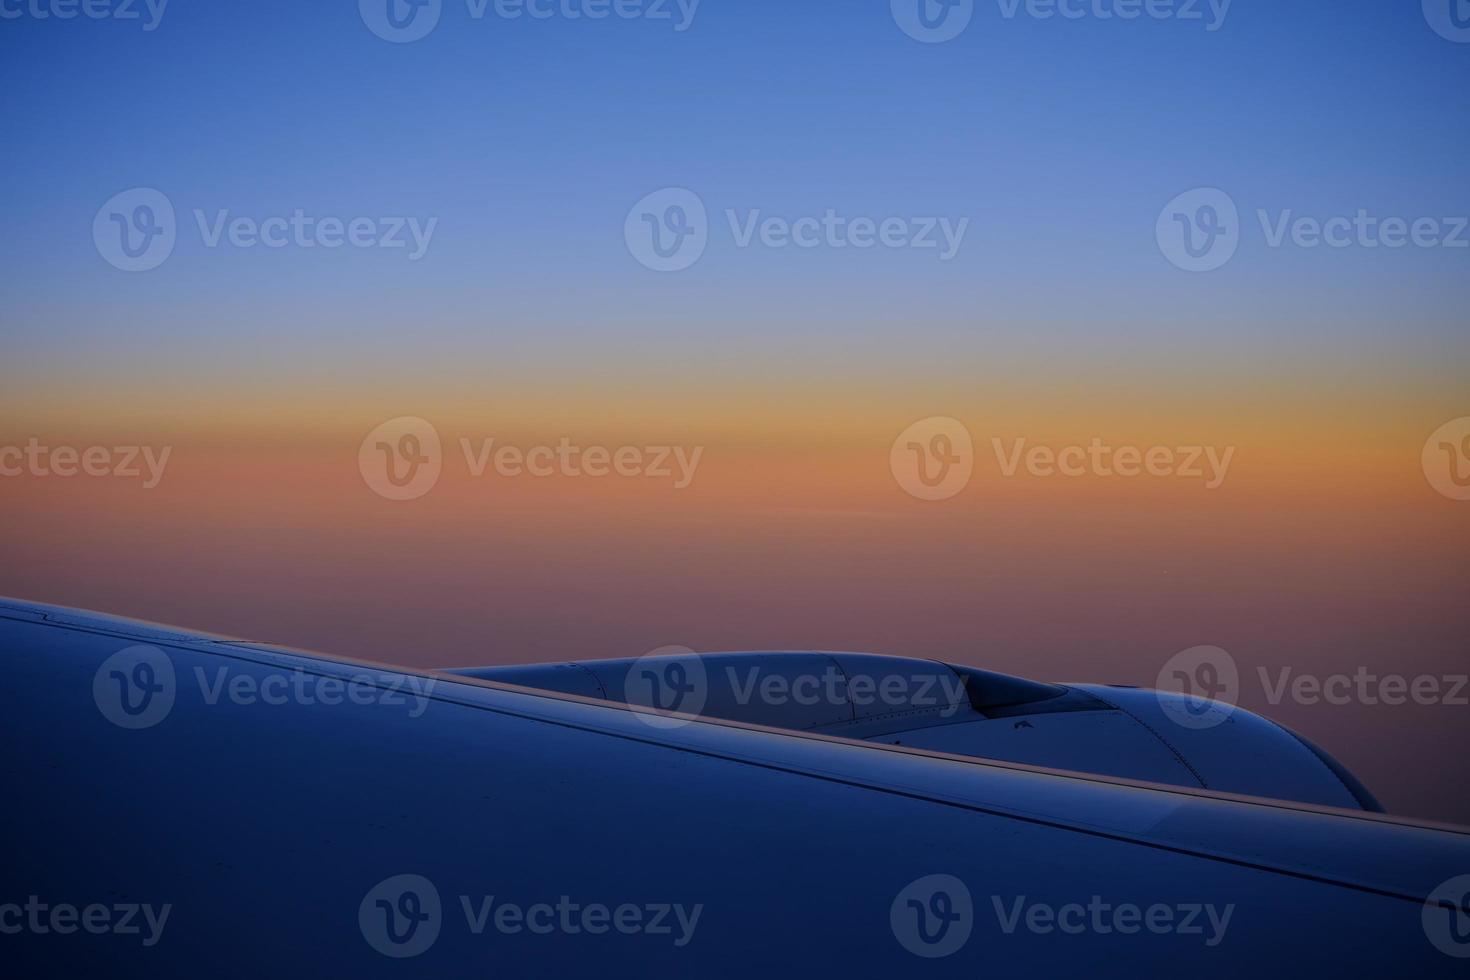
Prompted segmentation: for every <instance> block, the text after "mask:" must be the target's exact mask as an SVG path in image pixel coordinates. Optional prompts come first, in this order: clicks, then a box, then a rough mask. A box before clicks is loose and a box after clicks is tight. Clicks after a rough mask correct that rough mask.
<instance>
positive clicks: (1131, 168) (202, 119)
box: [0, 0, 1470, 369]
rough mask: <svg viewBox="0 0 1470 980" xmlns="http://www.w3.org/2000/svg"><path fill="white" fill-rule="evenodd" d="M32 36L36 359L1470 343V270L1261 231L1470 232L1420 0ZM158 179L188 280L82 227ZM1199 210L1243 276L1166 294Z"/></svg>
mask: <svg viewBox="0 0 1470 980" xmlns="http://www.w3.org/2000/svg"><path fill="white" fill-rule="evenodd" d="M27 2H32V0H27ZM1089 2H1090V0H1089ZM1106 2H1107V3H1111V2H1112V0H1106ZM1201 7H1202V10H1203V11H1204V13H1205V17H1206V18H1207V19H1208V18H1209V17H1211V16H1213V15H1211V14H1210V13H1209V12H1208V6H1207V5H1204V4H1202V5H1201ZM8 9H16V8H15V7H14V0H11V6H10V8H8ZM492 9H493V8H492ZM1023 9H1024V8H1023ZM0 45H3V47H4V51H5V57H4V58H3V61H0V83H3V85H4V88H5V91H6V92H7V93H8V98H7V102H8V107H7V110H6V120H7V124H6V130H7V139H6V140H5V145H4V148H3V149H0V153H3V154H4V161H5V164H6V172H7V174H8V178H9V179H8V180H7V181H6V183H5V186H4V188H3V189H0V195H3V198H4V213H5V214H6V215H7V224H8V225H9V227H10V229H11V232H12V233H11V234H9V235H6V236H5V237H4V239H3V244H0V259H3V261H4V262H5V265H6V267H7V269H8V270H9V271H10V275H9V276H7V277H6V280H7V281H6V282H5V284H4V285H3V286H0V299H3V303H4V309H5V310H6V311H7V312H6V314H5V319H6V320H7V321H9V327H10V329H11V330H13V331H14V334H12V337H13V339H15V340H16V341H18V346H17V348H16V350H15V351H14V353H15V354H16V355H17V356H18V357H19V358H20V360H21V361H22V362H25V361H26V359H27V358H33V359H35V360H32V361H31V362H30V364H31V365H32V366H39V365H42V364H45V363H50V362H51V360H52V359H53V358H55V357H58V356H60V355H61V354H62V352H64V353H65V356H66V357H67V358H69V359H71V363H72V364H74V365H75V364H76V363H77V359H78V358H80V359H82V360H83V361H85V360H86V359H87V358H88V357H90V356H95V357H96V358H98V359H99V360H98V364H99V366H100V365H101V364H113V363H116V362H117V359H118V358H123V359H136V358H139V357H142V356H145V352H156V350H157V348H159V347H166V348H167V349H168V350H169V351H170V357H178V358H179V359H181V361H182V362H183V363H184V364H186V365H188V364H195V365H197V366H199V367H201V368H203V369H208V366H209V365H211V364H218V363H220V362H221V361H228V360H229V359H230V358H231V357H243V358H246V359H249V358H251V357H252V355H253V353H254V352H255V351H257V350H258V349H259V348H258V345H257V342H258V341H260V340H262V339H267V340H273V341H277V342H279V343H282V344H288V345H295V349H296V350H298V351H299V352H300V353H302V354H303V356H306V357H308V358H310V357H312V356H327V352H328V351H336V352H337V356H342V344H343V342H346V341H350V342H351V345H352V351H351V352H348V354H347V355H346V356H348V357H352V356H356V353H357V352H361V351H369V352H371V351H372V350H374V349H375V345H377V346H380V347H391V346H392V343H393V338H394V337H396V336H397V335H399V334H400V333H401V332H402V330H403V326H404V324H405V322H410V321H411V322H412V323H413V325H414V329H415V330H416V331H420V332H422V334H423V335H426V336H428V337H431V338H437V339H439V340H442V341H443V342H444V343H445V344H446V345H451V346H452V347H453V349H454V350H455V351H456V352H459V353H461V354H462V352H463V351H464V350H465V349H466V346H467V345H468V346H469V347H475V346H476V345H482V346H483V347H484V349H485V350H486V352H487V353H489V352H492V351H497V350H499V351H503V350H505V348H506V347H507V345H510V346H516V345H525V344H527V343H531V344H533V345H534V344H538V343H541V344H545V345H548V348H552V347H555V348H560V347H563V346H565V345H568V344H571V345H583V346H582V349H583V350H586V351H587V352H588V354H587V356H588V357H589V358H598V357H606V356H607V354H608V348H609V346H610V342H609V340H608V337H609V334H610V333H613V334H616V333H618V332H620V331H621V332H622V335H623V336H624V337H627V336H633V337H637V336H645V337H647V338H648V339H649V340H650V341H659V342H666V341H670V340H675V341H677V340H678V339H679V338H683V337H687V336H689V334H690V332H691V331H695V332H697V333H699V334H700V335H701V336H702V337H703V338H705V339H706V340H708V341H709V342H711V343H716V344H718V343H720V342H721V341H722V340H743V339H756V340H758V339H762V338H764V339H770V340H774V339H778V338H783V339H786V340H790V339H791V338H793V337H795V338H797V339H800V338H801V337H803V336H809V337H811V338H812V340H813V343H814V344H827V343H829V342H830V340H831V339H832V337H834V336H843V337H859V338H869V339H874V338H878V339H881V338H884V337H889V338H892V337H893V331H894V330H895V325H896V324H898V323H899V322H900V321H902V322H903V323H904V324H905V326H906V327H911V326H912V325H913V323H914V322H915V321H917V322H919V323H921V324H922V325H923V326H924V328H926V329H929V330H932V331H935V332H936V335H939V336H944V337H946V338H947V339H948V340H949V341H952V342H953V343H955V344H959V345H960V346H961V349H964V348H965V347H966V346H969V347H970V349H972V350H974V351H975V352H977V354H978V353H979V352H980V351H982V350H985V349H993V348H994V347H995V346H996V345H1001V346H1005V345H1012V346H1014V345H1017V344H1027V343H1031V342H1033V341H1035V340H1036V338H1038V337H1040V338H1041V341H1036V342H1042V341H1045V342H1055V343H1059V344H1083V345H1087V344H1089V343H1090V342H1091V339H1092V338H1093V337H1095V336H1096V334H1097V332H1098V331H1099V330H1100V329H1102V330H1106V331H1108V335H1109V336H1110V337H1111V338H1114V339H1123V340H1133V341H1138V342H1142V343H1157V342H1166V343H1167V342H1173V341H1176V340H1177V339H1178V338H1180V337H1181V336H1183V337H1185V338H1190V337H1193V338H1196V339H1197V340H1198V342H1199V344H1200V345H1202V346H1203V347H1204V348H1207V349H1212V350H1217V351H1220V352H1223V351H1224V349H1225V348H1224V346H1223V344H1222V339H1221V338H1222V336H1224V334H1222V328H1226V330H1227V331H1228V336H1229V338H1230V342H1231V343H1242V342H1243V343H1247V344H1257V345H1276V344H1280V343H1281V342H1282V340H1283V332H1286V333H1287V334H1289V336H1290V338H1291V340H1290V343H1289V344H1288V346H1289V347H1291V348H1292V353H1293V354H1294V355H1296V356H1302V357H1311V356H1313V355H1314V353H1315V352H1318V351H1321V352H1323V353H1327V351H1326V348H1325V347H1324V345H1327V344H1332V343H1338V344H1348V345H1359V349H1360V350H1361V352H1362V353H1363V354H1364V356H1368V355H1369V354H1370V353H1371V352H1372V351H1373V350H1374V349H1375V344H1376V343H1377V340H1378V339H1379V338H1381V337H1382V336H1383V329H1384V325H1385V322H1386V321H1387V320H1392V322H1393V323H1394V325H1395V328H1394V329H1395V334H1396V335H1398V336H1403V335H1408V336H1410V337H1412V338H1417V341H1418V344H1416V343H1415V342H1413V341H1411V342H1410V343H1409V345H1408V346H1407V347H1406V348H1401V350H1402V349H1408V350H1418V351H1419V352H1420V354H1432V355H1433V357H1432V359H1434V360H1442V359H1443V358H1444V357H1445V356H1453V357H1456V358H1461V359H1463V357H1464V354H1465V353H1466V343H1465V341H1464V336H1465V331H1464V330H1463V296H1464V293H1463V283H1464V281H1465V271H1466V269H1465V266H1466V263H1467V261H1470V250H1460V251H1456V250H1450V249H1415V248H1406V249H1402V250H1398V251H1395V252H1392V253H1389V252H1387V251H1385V250H1382V249H1380V250H1377V251H1376V252H1375V251H1370V250H1366V249H1361V248H1353V249H1346V250H1331V249H1325V248H1324V249H1316V250H1302V249H1268V248H1266V247H1265V245H1264V242H1263V240H1262V236H1261V234H1260V232H1259V229H1258V228H1257V226H1256V222H1255V218H1254V213H1255V211H1256V209H1257V208H1264V209H1267V210H1269V211H1272V212H1273V213H1277V212H1280V211H1282V210H1285V209H1291V210H1292V212H1293V213H1295V214H1301V215H1316V216H1318V217H1327V216H1331V215H1337V214H1347V215H1350V214H1353V213H1355V212H1356V211H1357V210H1358V209H1367V210H1369V211H1370V212H1372V213H1374V214H1376V215H1384V216H1389V215H1399V216H1403V217H1405V218H1406V219H1410V220H1412V219H1414V218H1417V217H1420V216H1451V215H1465V214H1470V188H1467V185H1466V182H1465V180H1464V175H1465V159H1466V152H1467V149H1470V146H1467V136H1466V134H1467V131H1470V130H1467V127H1466V125H1465V121H1466V119H1467V116H1470V104H1467V102H1470V85H1467V84H1466V82H1467V81H1470V45H1467V44H1456V43H1452V42H1450V41H1448V40H1445V39H1443V38H1441V37H1439V36H1437V35H1436V34H1435V33H1434V32H1433V31H1431V30H1430V28H1429V26H1428V25H1427V23H1426V20H1425V18H1424V16H1423V14H1422V12H1421V11H1420V9H1419V6H1418V4H1416V3H1400V4H1389V3H1381V2H1370V0H1357V2H1352V3H1328V2H1325V0H1323V2H1307V0H1292V2H1285V3H1281V2H1276V3H1262V2H1251V0H1236V2H1235V3H1234V4H1232V5H1231V7H1230V9H1229V12H1228V16H1227V17H1226V19H1225V21H1224V23H1223V26H1221V28H1220V29H1219V30H1217V31H1213V32H1211V31H1209V30H1207V28H1206V24H1205V22H1203V21H1192V22H1191V21H1181V20H1178V19H1172V18H1171V19H1164V20H1151V19H1149V18H1142V19H1140V20H1137V21H1132V22H1124V21H1120V20H1116V19H1114V20H1099V19H1097V18H1096V17H1093V16H1089V17H1086V18H1083V19H1080V20H1075V21H1068V20H1062V19H1058V18H1053V19H1047V20H1042V19H1036V18H1032V17H1029V16H1027V15H1025V14H1024V13H1022V14H1020V15H1018V16H1017V17H1015V18H1013V19H1007V18H1006V17H1005V16H1004V15H1003V13H1002V10H1001V5H1000V3H999V2H998V0H991V2H989V3H979V4H977V7H976V11H975V14H974V20H973V21H972V23H971V25H970V27H969V28H968V30H967V31H966V32H965V33H964V34H962V35H961V36H959V37H958V38H956V39H954V40H952V41H950V42H948V43H943V44H921V43H918V42H916V41H914V40H911V39H910V38H909V37H907V36H905V35H904V34H903V33H902V31H900V30H899V29H898V27H897V25H896V24H895V21H894V18H893V16H892V15H891V13H890V9H889V4H888V3H887V2H886V0H870V2H864V3H852V2H842V3H838V2H824V3H802V4H792V3H785V2H782V3H778V2H774V0H759V2H757V0H742V2H739V3H735V2H731V0H703V2H702V3H700V4H699V6H698V8H697V11H696V14H695V16H694V19H693V22H692V26H691V27H690V29H688V30H686V31H683V32H678V31H676V30H675V29H674V27H673V24H672V23H671V22H670V21H652V20H647V19H631V20H621V19H618V18H610V19H607V20H601V21H589V20H579V21H573V20H568V19H566V18H564V17H560V16H558V17H554V18H551V19H547V20H529V19H521V20H514V21H512V20H505V19H501V18H497V17H495V16H493V15H487V16H485V17H484V18H483V19H478V20H477V19H474V18H473V17H471V16H470V14H469V12H468V8H467V7H466V6H465V2H464V0H457V2H456V0H448V2H446V4H445V6H444V8H443V12H442V16H441V19H440V22H439V24H438V26H437V27H436V29H435V30H434V31H433V32H432V33H431V34H430V35H429V36H427V37H426V38H424V39H423V40H421V41H418V42H415V43H411V44H389V43H386V42H385V41H383V40H380V39H379V38H378V37H376V36H374V34H372V33H371V32H370V31H369V30H368V29H367V28H366V27H365V26H364V22H363V19H362V17H361V16H360V14H359V11H358V8H357V5H356V4H355V3H351V2H335V3H315V4H300V3H285V2H273V0H265V2H259V3H251V4H229V5H226V4H219V3H211V4H200V3H190V2H187V0H173V2H172V3H170V4H169V5H168V6H167V8H166V9H165V12H164V14H163V16H162V18H161V20H160V22H159V24H158V27H157V29H156V30H153V31H145V30H143V29H142V27H141V25H140V22H138V21H132V22H123V21H115V20H102V21H95V22H93V21H88V20H86V19H77V20H71V21H64V22H63V21H58V20H55V19H48V20H38V19H36V18H34V17H30V16H25V17H20V18H17V19H11V20H5V21H0ZM137 186H144V187H154V188H157V189H159V190H161V191H163V192H164V193H165V194H166V195H168V197H169V198H170V200H172V201H173V203H174V204H175V206H176V207H177V209H178V211H179V217H180V227H181V233H180V242H179V245H178V247H177V250H176V253H175V255H174V256H173V257H172V258H171V259H170V260H169V262H168V263H167V264H166V265H164V266H163V267H161V268H160V269H158V270H156V271H154V272H150V273H147V274H143V275H130V274H127V273H120V272H118V271H117V270H115V269H113V268H111V267H109V266H108V265H107V264H106V263H105V262H103V261H101V260H100V259H99V257H98V255H97V253H96V251H95V249H94V247H93V244H92V241H91V238H90V235H89V229H90V226H91V221H92V217H93V215H94V213H95V212H96V211H97V209H98V208H99V207H100V206H101V204H102V202H104V201H106V200H107V199H108V198H109V197H110V196H111V195H113V194H115V193H117V192H119V191H122V190H124V189H127V188H131V187H137ZM666 186H680V187H687V188H690V189H693V190H695V191H696V192H697V193H699V194H700V195H701V197H702V198H703V199H704V200H705V202H706V204H707V205H708V207H709V210H710V214H711V217H712V218H713V220H714V228H715V231H714V234H713V236H712V237H713V240H712V243H711V245H710V248H709V250H708V252H707V254H706V255H705V257H704V258H703V259H702V260H701V261H700V263H699V264H698V265H696V266H695V267H694V268H693V269H691V270H689V271H687V272H684V273H680V274H677V275H672V276H670V275H659V274H656V273H651V272H649V271H648V270H646V269H644V268H642V267H640V266H639V265H638V264H637V263H636V262H634V261H633V260H632V259H631V257H630V256H629V254H628V253H627V251H626V249H625V248H624V245H623V242H622V237H621V230H622V223H623V219H624V217H625V215H626V213H627V210H628V208H629V207H630V206H631V205H632V203H633V202H634V201H636V200H638V199H639V198H640V197H642V196H643V195H645V194H647V193H649V192H651V191H654V190H657V189H659V188H662V187H666ZM1200 186H1215V187H1220V188H1222V189H1226V190H1227V191H1228V192H1229V194H1230V195H1231V196H1232V197H1233V198H1234V199H1235V201H1236V202H1237V203H1238V204H1239V206H1240V209H1241V213H1242V215H1243V216H1244V217H1245V219H1246V221H1245V230H1246V235H1247V237H1246V240H1245V241H1244V242H1243V243H1242V245H1241V248H1240V252H1239V254H1238V256H1237V258H1235V259H1234V260H1233V261H1232V262H1231V263H1230V265H1229V266H1227V267H1226V268H1225V269H1222V270H1220V271H1219V272H1216V273H1212V274H1210V275H1207V276H1200V275H1193V274H1188V273H1183V272H1181V271H1179V270H1178V269H1175V268H1173V267H1172V266H1171V265H1170V264H1169V263H1168V262H1167V261H1165V260H1164V259H1163V257H1162V256H1161V254H1160V252H1159V249H1158V247H1157V244H1156V242H1155V239H1154V235H1153V229H1154V220H1155V218H1156V216H1157V214H1158V212H1159V209H1160V208H1161V207H1162V206H1163V204H1164V203H1165V202H1166V201H1168V200H1169V199H1170V198H1172V197H1173V196H1174V195H1176V194H1178V193H1180V192H1182V191H1186V190H1188V189H1190V188H1194V187H1200ZM195 208H200V209H203V210H205V211H206V212H208V213H210V214H214V213H217V212H218V211H219V210H220V209H228V210H229V212H230V213H231V214H232V215H247V216H254V217H256V218H264V217H266V216H269V215H273V214H289V213H291V211H293V210H294V209H297V208H301V209H304V210H305V211H307V212H308V213H311V214H316V215H340V216H352V215H370V216H389V215H420V216H424V217H425V218H427V217H430V216H432V217H435V218H437V219H438V224H437V227H436V230H435V237H434V240H433V243H432V249H431V250H430V252H429V253H428V254H427V255H426V256H425V258H424V260H422V261H420V262H416V263H409V262H405V261H403V259H402V255H401V254H397V253H392V254H389V253H383V252H381V251H376V252H374V251H362V250H358V251H353V250H347V249H343V250H337V251H333V252H326V251H323V250H320V249H318V250H316V251H315V252H306V251H303V250H301V249H290V248H288V249H284V250H278V251H272V250H265V249H255V250H245V251H242V250H233V251H231V250H225V253H227V254H222V253H221V250H218V249H215V250H210V249H205V248H204V247H203V245H202V244H201V242H200V240H199V235H198V234H197V233H194V232H193V231H192V228H193V225H194V221H193V218H192V217H191V214H190V213H191V212H192V210H193V209H195ZM727 208H733V209H736V210H738V211H740V212H741V213H742V214H745V213H748V212H749V211H751V210H753V209H760V211H761V213H762V214H765V215H782V216H786V217H789V218H795V217H799V216H802V215H812V214H815V215H819V214H821V213H822V212H823V211H824V210H825V209H827V208H833V209H836V210H837V211H839V212H841V213H843V214H845V215H854V216H859V215H866V216H872V217H875V218H882V217H885V216H888V215H901V216H926V215H936V216H944V215H948V216H954V217H955V218H959V217H961V216H963V217H967V218H969V219H970V222H971V224H970V227H969V230H968V234H967V238H966V240H965V243H964V248H963V251H962V252H961V253H960V255H959V256H958V257H957V258H956V259H955V260H954V261H951V262H948V263H945V262H939V261H936V260H935V257H934V255H933V254H926V253H919V252H912V251H910V252H898V253H895V252H891V251H885V250H881V249H879V250H871V251H866V252H855V251H853V250H850V249H849V250H846V251H837V250H832V249H815V250H811V251H800V250H794V249H787V250H771V249H758V248H756V249H738V248H736V247H735V246H734V245H733V243H732V241H731V237H730V235H729V234H728V233H726V232H724V231H723V230H722V229H723V227H724V223H725V221H724V216H723V215H724V211H725V209H727ZM7 332H10V331H7ZM17 335H20V336H17ZM530 338H534V339H530ZM894 342H895V343H897V341H896V339H895V340H894ZM79 345H80V347H79ZM879 347H880V349H881V344H880V345H879ZM89 352H91V353H90V354H89ZM368 356H370V357H371V356H377V355H372V354H369V355H368ZM421 356H425V357H432V356H434V355H433V353H432V351H430V350H425V351H423V352H421ZM12 363H13V364H14V363H15V362H12Z"/></svg>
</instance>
